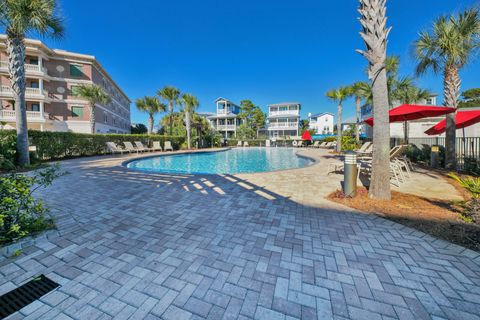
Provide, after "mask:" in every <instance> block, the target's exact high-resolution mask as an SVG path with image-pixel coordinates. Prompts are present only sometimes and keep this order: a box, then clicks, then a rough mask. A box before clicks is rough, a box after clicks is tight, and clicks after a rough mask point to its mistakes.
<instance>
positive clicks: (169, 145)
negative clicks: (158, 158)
mask: <svg viewBox="0 0 480 320" xmlns="http://www.w3.org/2000/svg"><path fill="white" fill-rule="evenodd" d="M163 150H165V151H167V150H170V151H173V147H172V143H171V142H170V141H165V146H164V147H163Z"/></svg>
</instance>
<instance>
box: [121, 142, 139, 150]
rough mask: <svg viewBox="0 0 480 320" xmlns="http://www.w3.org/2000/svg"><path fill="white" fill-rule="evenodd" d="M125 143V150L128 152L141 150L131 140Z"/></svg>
mask: <svg viewBox="0 0 480 320" xmlns="http://www.w3.org/2000/svg"><path fill="white" fill-rule="evenodd" d="M123 145H124V146H125V150H127V151H128V152H136V153H139V152H140V150H138V149H137V148H135V147H134V146H133V144H132V143H131V142H130V141H124V142H123Z"/></svg>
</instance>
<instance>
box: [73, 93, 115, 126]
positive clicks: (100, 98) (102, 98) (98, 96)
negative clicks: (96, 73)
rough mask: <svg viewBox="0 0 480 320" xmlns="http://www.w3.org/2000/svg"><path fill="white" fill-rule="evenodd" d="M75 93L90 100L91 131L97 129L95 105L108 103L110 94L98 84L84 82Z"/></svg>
mask: <svg viewBox="0 0 480 320" xmlns="http://www.w3.org/2000/svg"><path fill="white" fill-rule="evenodd" d="M73 94H74V95H75V96H76V97H79V98H81V99H84V100H87V101H88V110H89V113H90V133H92V134H94V133H95V132H96V131H95V107H96V105H97V104H103V105H105V104H108V103H109V102H110V101H111V98H110V96H109V95H108V94H107V93H106V92H105V90H104V89H103V88H102V87H100V86H99V85H96V84H82V85H80V86H78V87H76V88H75V91H74V92H73Z"/></svg>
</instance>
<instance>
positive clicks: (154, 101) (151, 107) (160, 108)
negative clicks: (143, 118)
mask: <svg viewBox="0 0 480 320" xmlns="http://www.w3.org/2000/svg"><path fill="white" fill-rule="evenodd" d="M135 105H136V106H137V109H138V110H140V111H143V112H147V113H148V134H152V131H153V117H154V116H155V114H157V113H159V112H165V111H166V110H167V106H166V105H165V104H164V103H162V102H161V101H160V100H159V99H158V98H157V97H149V96H146V97H143V98H139V99H137V100H135Z"/></svg>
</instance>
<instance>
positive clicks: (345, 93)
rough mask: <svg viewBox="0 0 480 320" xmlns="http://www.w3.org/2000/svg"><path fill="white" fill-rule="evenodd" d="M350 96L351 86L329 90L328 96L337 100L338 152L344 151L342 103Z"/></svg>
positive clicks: (334, 100)
mask: <svg viewBox="0 0 480 320" xmlns="http://www.w3.org/2000/svg"><path fill="white" fill-rule="evenodd" d="M349 96H350V88H349V87H340V88H338V89H333V90H330V91H328V92H327V98H329V99H330V100H332V101H333V102H336V103H337V104H338V107H337V152H340V151H342V104H343V101H345V99H347V98H348V97H349Z"/></svg>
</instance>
